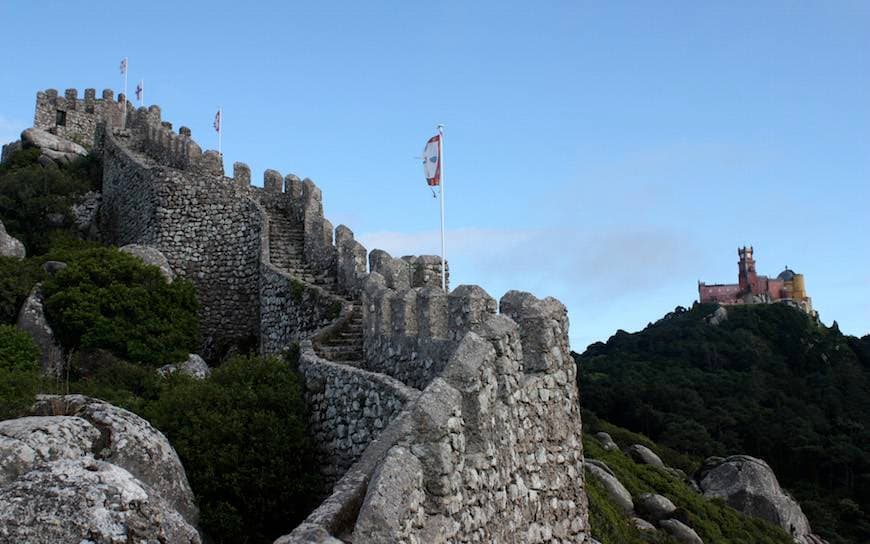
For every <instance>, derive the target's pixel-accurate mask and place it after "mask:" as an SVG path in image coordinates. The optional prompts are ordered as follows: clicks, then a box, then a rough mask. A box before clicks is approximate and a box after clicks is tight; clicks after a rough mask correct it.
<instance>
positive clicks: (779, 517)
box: [699, 455, 819, 543]
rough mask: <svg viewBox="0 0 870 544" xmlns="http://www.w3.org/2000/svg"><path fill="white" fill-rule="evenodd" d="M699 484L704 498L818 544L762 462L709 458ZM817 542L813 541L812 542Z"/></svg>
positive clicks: (798, 509)
mask: <svg viewBox="0 0 870 544" xmlns="http://www.w3.org/2000/svg"><path fill="white" fill-rule="evenodd" d="M705 465H706V467H705V468H706V470H705V471H704V472H702V473H701V478H700V481H699V484H700V487H701V490H702V491H703V493H704V496H705V497H711V498H712V497H719V498H722V499H724V500H725V501H726V502H727V503H728V504H729V505H730V506H731V507H733V508H735V509H737V510H739V511H741V512H743V513H744V514H747V515H750V516H755V517H758V518H762V519H766V520H768V521H770V522H771V523H775V524H776V525H779V526H780V527H782V528H783V529H785V531H786V532H787V533H789V534H790V535H792V536H793V537H794V538H795V540H796V541H798V542H806V543H809V542H818V541H819V540H818V537H815V535H812V534H811V533H812V530H811V529H810V524H809V522H808V521H807V518H806V516H805V515H804V513H803V511H802V510H801V507H800V505H799V504H798V503H797V501H795V500H794V499H792V498H791V497H789V496H788V495H787V494H786V493H785V492H784V491H783V490H782V489H781V488H780V487H779V482H778V481H777V479H776V475H775V474H774V473H773V470H772V469H771V468H770V467H769V466H768V465H767V463H765V462H764V461H762V460H761V459H756V458H754V457H749V456H748V455H734V456H731V457H728V458H726V459H708V460H707V462H706V463H705ZM814 538H815V539H816V540H813V539H814Z"/></svg>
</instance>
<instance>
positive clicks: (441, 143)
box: [438, 125, 447, 291]
mask: <svg viewBox="0 0 870 544" xmlns="http://www.w3.org/2000/svg"><path fill="white" fill-rule="evenodd" d="M438 160H439V161H440V162H441V172H440V174H441V179H440V180H439V181H440V182H441V190H440V193H441V199H440V200H441V289H443V290H444V291H446V290H447V266H446V264H445V262H446V258H445V253H444V125H438Z"/></svg>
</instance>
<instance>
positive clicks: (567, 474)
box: [37, 92, 588, 543]
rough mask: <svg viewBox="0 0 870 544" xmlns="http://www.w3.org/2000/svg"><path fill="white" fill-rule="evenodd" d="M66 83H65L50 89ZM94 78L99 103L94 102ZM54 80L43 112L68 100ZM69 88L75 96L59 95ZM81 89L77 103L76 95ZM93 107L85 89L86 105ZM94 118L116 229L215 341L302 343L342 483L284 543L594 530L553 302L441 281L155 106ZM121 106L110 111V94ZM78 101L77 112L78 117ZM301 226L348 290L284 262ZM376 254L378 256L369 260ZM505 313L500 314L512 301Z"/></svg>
mask: <svg viewBox="0 0 870 544" xmlns="http://www.w3.org/2000/svg"><path fill="white" fill-rule="evenodd" d="M55 94H56V93H55ZM88 95H89V93H86V100H85V101H84V102H86V103H87V102H88V100H89V99H88ZM72 99H73V96H72V93H67V95H66V96H65V98H64V99H60V98H59V97H57V96H52V95H51V93H50V92H46V93H42V96H41V97H38V100H37V123H43V124H44V125H45V126H44V127H42V128H47V129H51V128H53V129H54V130H55V131H57V130H61V127H60V126H54V127H51V126H50V125H51V124H52V120H51V114H52V113H54V115H55V117H54V121H55V122H56V120H57V112H56V111H54V110H52V108H55V110H56V109H57V108H67V109H66V110H65V111H66V112H67V113H66V115H67V117H66V118H65V120H66V121H69V120H70V119H71V117H70V116H69V115H70V114H69V111H77V112H78V111H80V108H79V103H78V102H77V101H76V102H75V106H76V107H75V109H71V108H70V104H71V102H70V100H72ZM62 100H63V101H62ZM76 100H77V99H76ZM85 106H87V104H85ZM102 108H103V109H101V110H98V108H97V104H96V102H94V111H93V114H91V113H88V111H87V107H86V110H85V113H86V114H88V115H92V116H93V118H94V119H95V123H94V125H93V126H94V128H93V129H92V128H91V125H90V124H89V123H90V121H88V120H82V119H84V118H82V119H79V120H77V121H75V123H73V124H72V125H70V123H69V122H67V123H65V125H64V126H65V127H66V128H64V129H63V130H69V133H68V134H70V135H77V136H76V137H82V135H84V136H83V137H84V138H85V139H87V135H88V131H90V130H93V131H94V132H93V141H94V142H96V149H97V151H98V152H100V153H102V156H103V159H104V165H103V168H104V179H103V205H102V209H101V212H100V213H101V224H102V227H103V232H105V233H110V234H111V240H110V241H112V242H115V243H118V244H128V243H138V244H143V245H150V246H154V247H156V248H157V249H159V250H160V251H162V252H163V253H164V254H165V255H166V257H167V259H168V260H169V262H170V264H171V265H172V267H173V269H174V270H175V271H176V273H178V274H179V275H180V276H182V277H185V278H187V279H189V280H191V281H192V282H193V283H194V285H196V288H197V292H198V296H199V300H200V304H201V308H200V316H201V323H202V329H203V331H204V336H205V338H204V346H203V350H204V355H205V356H206V357H212V358H217V357H219V356H220V354H221V353H222V352H223V351H224V350H225V348H226V346H224V345H221V342H226V343H233V342H236V343H237V342H243V341H245V339H253V338H259V341H260V346H259V347H260V351H261V352H262V353H266V354H270V353H279V352H282V351H284V350H286V349H288V348H289V347H290V345H291V344H292V343H293V342H301V358H300V371H301V372H302V374H303V377H304V381H305V388H304V394H305V398H306V402H307V404H308V406H309V409H310V414H311V421H310V425H311V429H312V431H313V433H314V436H315V437H316V441H317V445H318V447H319V448H320V450H321V451H322V452H323V454H324V457H323V458H324V463H323V466H322V467H321V468H322V470H323V472H324V473H325V474H326V475H327V476H328V477H329V478H330V479H331V480H335V481H336V485H335V486H334V488H333V494H332V495H331V496H330V497H329V498H328V499H327V500H326V501H324V503H323V504H322V505H321V506H320V507H319V508H318V509H317V510H315V512H313V513H312V514H311V515H310V516H309V517H308V518H307V519H306V521H305V523H303V524H302V525H301V526H300V527H298V528H297V529H296V530H295V531H293V532H292V533H291V534H289V535H287V536H286V537H282V538H281V539H279V541H278V542H280V543H300V542H327V541H330V540H329V539H330V538H332V537H339V536H341V537H342V538H344V537H349V538H352V540H353V542H355V543H367V542H372V543H374V542H409V543H411V542H420V543H422V542H427V543H428V542H433V543H435V542H546V543H567V542H572V543H573V542H583V541H584V540H585V536H586V534H587V523H588V516H587V505H586V497H585V493H584V485H583V474H582V465H581V463H582V444H581V439H580V438H581V427H580V415H579V403H578V398H577V397H578V393H577V386H576V381H575V372H576V369H575V365H574V362H573V360H572V358H571V357H570V352H569V349H568V340H567V338H568V337H567V334H568V321H567V313H566V311H565V308H564V306H563V305H562V304H561V303H559V302H558V301H556V300H555V299H544V300H539V299H536V298H535V297H533V296H531V295H529V294H527V293H518V292H513V291H512V292H510V293H508V294H507V295H505V296H504V297H503V298H502V299H501V302H500V304H497V303H496V301H495V300H494V299H493V298H492V297H490V296H489V295H488V294H487V293H486V292H485V291H484V290H483V289H481V288H480V287H477V286H469V285H463V286H460V287H458V288H456V289H454V290H453V291H452V292H449V293H448V292H445V291H443V290H441V288H440V273H441V261H440V259H439V258H437V257H433V256H422V257H410V256H409V257H403V258H401V259H396V258H393V257H392V256H390V255H389V254H388V253H386V252H384V251H380V250H374V251H372V252H371V253H368V252H367V250H366V248H365V247H363V246H362V245H361V244H360V243H359V242H358V241H356V240H355V239H354V235H353V232H352V231H351V230H350V229H348V228H347V227H345V226H343V225H339V226H338V227H337V228H335V229H333V226H332V224H331V223H330V222H329V221H328V220H327V219H326V217H325V216H324V212H323V196H322V193H321V191H320V189H319V188H318V187H317V186H316V185H315V184H314V182H312V181H311V180H308V179H305V180H300V179H299V178H298V177H296V176H294V175H292V174H291V175H287V176H285V177H282V175H281V174H280V173H279V172H277V171H275V170H267V171H266V172H265V174H264V186H263V188H262V189H260V188H256V187H252V186H251V173H250V168H248V167H247V166H246V165H244V164H243V163H236V164H235V165H233V176H232V177H227V176H225V175H224V167H223V160H222V157H221V156H220V155H219V154H218V153H217V152H214V151H202V149H201V148H200V147H199V145H197V144H196V142H195V141H194V140H193V139H192V136H191V133H190V130H189V129H186V128H185V127H181V128H179V130H178V132H177V133H176V132H174V131H173V129H172V125H171V124H169V123H167V122H164V121H163V120H162V119H161V116H160V109H159V108H157V107H156V106H152V107H150V108H147V109H146V108H140V109H139V110H137V111H132V108H130V109H129V110H128V113H127V116H126V123H125V126H123V127H122V126H121V124H122V122H121V120H120V117H118V116H116V115H115V113H116V112H120V108H119V107H117V106H115V107H113V106H111V103H110V102H108V98H105V99H104V103H103V106H102ZM113 108H114V109H113ZM76 116H77V114H73V118H75V119H78V117H76ZM275 218H281V219H282V221H285V222H286V223H287V224H288V225H290V227H288V228H295V229H299V231H300V232H301V233H302V236H301V239H302V242H303V247H302V252H303V256H304V260H305V263H306V264H307V265H309V266H311V267H312V268H313V273H315V274H326V275H329V276H330V277H335V278H336V280H337V284H336V285H337V286H336V292H337V293H339V294H334V293H332V292H329V291H327V290H324V289H323V288H321V287H318V286H316V285H314V284H311V283H307V282H305V281H300V279H299V278H296V277H294V276H292V275H291V274H289V273H288V272H287V271H284V270H282V269H280V268H279V267H278V266H276V265H275V264H273V262H272V255H271V248H270V220H274V219H275ZM366 257H368V263H367V262H366ZM499 309H500V311H501V313H498V311H499ZM357 311H360V312H361V313H362V326H363V351H364V359H365V360H364V361H363V362H362V363H358V365H359V366H351V365H349V364H341V363H336V362H331V361H327V360H324V359H322V358H320V357H318V356H317V354H316V352H315V350H314V345H315V344H316V343H317V342H319V341H320V340H323V339H325V338H328V337H329V336H330V335H333V334H337V333H339V332H340V331H341V328H342V327H343V326H344V325H346V324H348V323H350V322H351V317H352V316H353V315H354V313H355V312H357Z"/></svg>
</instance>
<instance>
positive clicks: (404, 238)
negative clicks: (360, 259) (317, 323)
mask: <svg viewBox="0 0 870 544" xmlns="http://www.w3.org/2000/svg"><path fill="white" fill-rule="evenodd" d="M639 4H642V5H639ZM727 4H728V5H727V6H726V5H725V4H724V3H722V4H719V5H718V6H713V5H712V4H711V3H698V2H655V3H653V2H645V3H638V2H624V3H618V2H599V3H592V2H580V1H571V2H555V1H554V2H534V3H532V2H527V3H526V2H524V3H520V2H513V3H512V2H503V1H502V2H453V1H449V2H438V3H431V2H429V3H426V2H417V3H414V4H413V5H412V4H411V3H409V2H376V1H373V2H306V3H302V2H247V3H239V2H220V1H214V0H212V1H209V2H161V1H150V2H139V3H130V4H118V3H117V2H89V3H87V4H86V5H85V4H82V5H81V6H78V5H77V6H72V5H71V4H69V2H51V1H42V2H38V3H36V2H23V1H21V2H4V3H2V4H0V20H2V21H3V33H2V34H0V48H2V50H3V51H5V54H4V55H2V56H0V73H2V74H3V76H4V77H3V85H0V140H2V141H4V142H5V141H10V140H13V139H15V138H16V137H17V133H18V132H20V131H21V130H22V129H23V128H26V127H28V126H30V125H31V123H32V118H33V101H34V96H35V93H36V91H37V90H39V89H45V88H57V89H59V90H61V91H62V90H63V89H65V88H68V87H76V88H78V89H79V90H80V93H81V92H82V91H81V90H82V89H84V88H85V87H96V88H97V89H102V88H107V87H108V88H114V89H115V90H119V89H120V88H121V86H122V85H123V81H122V79H121V77H120V76H119V73H118V63H119V61H120V59H121V58H122V57H124V56H128V57H129V59H130V89H132V88H133V87H134V86H135V83H134V82H135V81H137V80H138V79H140V78H143V79H144V80H145V88H146V98H147V102H148V103H156V104H159V105H160V106H161V107H162V109H163V115H164V119H166V120H169V121H171V122H173V123H174V125H175V126H176V127H178V126H180V125H186V126H189V127H191V128H192V130H193V135H194V137H195V138H196V139H197V140H198V141H199V143H200V144H201V145H202V146H203V147H204V148H215V147H217V138H216V135H215V134H214V132H213V131H212V130H211V121H212V118H213V116H214V112H215V110H216V109H217V107H218V106H222V107H223V109H224V116H225V118H224V128H225V132H224V137H223V151H224V155H225V159H226V165H227V168H228V170H229V169H231V164H232V162H233V161H243V162H247V163H248V164H250V165H251V167H252V169H253V171H254V177H255V179H256V180H257V183H260V184H261V183H262V182H261V181H260V180H261V179H262V171H263V170H264V169H266V168H275V169H277V170H279V171H280V172H282V173H283V174H287V173H290V172H293V173H295V174H297V175H299V176H301V177H310V178H311V179H313V180H315V181H316V182H317V183H318V185H319V186H320V187H321V188H322V189H323V193H324V205H325V209H326V213H327V216H328V217H329V218H330V219H331V220H332V221H333V222H334V223H335V224H336V225H337V224H339V223H345V224H347V225H348V226H349V227H350V228H351V229H352V230H353V231H354V232H355V233H356V234H357V238H359V239H361V240H362V241H363V243H364V244H365V245H366V246H367V247H368V248H369V249H373V248H375V247H382V248H384V249H387V250H388V251H391V252H392V253H393V254H394V255H402V254H408V253H415V254H423V253H437V251H438V207H437V201H436V200H435V199H433V198H432V195H431V193H430V192H429V190H428V188H427V187H426V184H425V181H424V179H423V177H422V173H421V167H420V163H419V161H418V160H416V159H415V158H414V157H417V156H419V155H420V152H421V150H422V148H423V145H424V144H425V142H426V140H427V138H428V137H429V136H431V135H432V133H433V132H434V127H435V125H436V124H437V123H444V124H445V125H446V127H447V128H446V149H445V154H446V158H447V165H446V166H447V171H446V175H447V180H446V183H447V189H446V197H447V198H446V202H447V225H448V242H447V245H448V258H449V259H450V261H451V267H452V274H453V278H452V280H453V281H452V283H453V285H454V286H455V285H458V284H460V283H476V284H480V285H481V286H483V287H484V288H486V289H487V290H488V291H489V292H490V293H491V294H492V295H493V296H495V297H496V298H499V297H501V295H502V294H503V293H504V292H505V291H507V290H508V289H522V290H529V291H532V292H534V293H535V294H537V295H539V296H545V295H552V296H555V297H557V298H559V299H560V300H562V301H563V302H564V303H565V304H566V305H567V306H568V309H569V313H570V318H571V340H572V347H573V349H575V350H578V351H582V350H583V349H584V348H585V346H586V345H587V344H589V343H591V342H593V341H596V340H605V339H606V338H608V337H609V336H610V335H611V334H613V332H615V330H616V329H619V328H623V329H626V330H630V331H633V330H637V329H640V328H642V327H643V326H644V325H646V323H647V322H649V321H654V320H656V319H657V318H659V317H661V316H662V315H663V314H664V313H665V312H667V311H670V310H672V309H673V308H674V307H675V306H677V305H690V304H691V303H692V301H693V300H695V299H696V298H697V281H698V280H699V279H700V280H704V281H706V282H708V283H713V282H732V281H736V274H737V266H736V261H737V254H736V248H737V246H738V245H743V244H747V245H749V244H752V245H754V246H755V250H756V259H757V261H758V268H759V272H760V273H762V274H769V275H776V274H777V273H779V271H781V270H782V268H783V267H784V266H785V265H789V266H790V267H792V268H793V269H795V270H797V271H798V272H802V273H804V274H805V275H806V281H807V288H808V290H809V292H810V295H811V296H813V299H814V303H815V305H816V307H817V309H818V310H819V311H820V312H821V315H822V319H823V320H824V321H825V322H826V323H830V322H831V321H832V320H834V319H836V320H837V321H838V322H839V324H840V327H841V328H842V329H843V330H844V331H845V332H848V333H851V334H858V335H863V334H868V333H870V251H868V244H867V233H868V232H870V213H868V211H870V206H868V204H870V196H868V195H870V189H868V187H870V3H867V2H863V1H854V2H850V1H842V2H793V1H789V2H778V1H766V2H729V3H727ZM98 92H99V91H98ZM131 94H132V90H131Z"/></svg>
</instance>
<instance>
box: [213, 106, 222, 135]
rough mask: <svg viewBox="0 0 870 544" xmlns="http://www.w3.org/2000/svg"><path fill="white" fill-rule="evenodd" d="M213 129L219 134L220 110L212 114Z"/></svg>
mask: <svg viewBox="0 0 870 544" xmlns="http://www.w3.org/2000/svg"><path fill="white" fill-rule="evenodd" d="M214 129H215V130H216V131H217V132H218V134H220V131H221V110H218V111H217V113H215V114H214Z"/></svg>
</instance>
